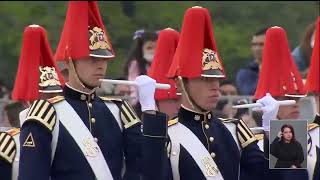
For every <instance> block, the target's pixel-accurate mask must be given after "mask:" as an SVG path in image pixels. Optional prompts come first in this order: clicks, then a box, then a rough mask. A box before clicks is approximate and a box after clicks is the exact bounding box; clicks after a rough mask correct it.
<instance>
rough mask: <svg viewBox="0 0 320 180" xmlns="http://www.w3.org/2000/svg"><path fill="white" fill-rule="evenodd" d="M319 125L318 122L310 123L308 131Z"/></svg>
mask: <svg viewBox="0 0 320 180" xmlns="http://www.w3.org/2000/svg"><path fill="white" fill-rule="evenodd" d="M317 127H319V125H318V124H316V123H310V124H308V131H311V130H313V129H315V128H317Z"/></svg>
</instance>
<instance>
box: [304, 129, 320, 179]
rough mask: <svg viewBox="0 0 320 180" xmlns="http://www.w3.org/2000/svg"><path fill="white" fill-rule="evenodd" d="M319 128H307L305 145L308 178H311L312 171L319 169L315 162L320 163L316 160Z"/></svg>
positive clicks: (319, 146)
mask: <svg viewBox="0 0 320 180" xmlns="http://www.w3.org/2000/svg"><path fill="white" fill-rule="evenodd" d="M319 134H320V128H319V127H318V128H312V130H309V132H308V145H307V152H308V156H307V164H308V165H307V167H308V168H307V170H308V174H309V179H311V178H312V177H313V176H314V173H315V172H316V171H319V170H318V169H317V168H316V164H317V163H320V162H317V161H318V160H319V159H320V157H319V156H320V144H319V143H320V138H319Z"/></svg>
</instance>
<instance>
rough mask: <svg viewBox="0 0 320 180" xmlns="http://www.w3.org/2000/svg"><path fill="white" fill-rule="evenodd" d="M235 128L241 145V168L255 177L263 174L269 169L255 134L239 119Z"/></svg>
mask: <svg viewBox="0 0 320 180" xmlns="http://www.w3.org/2000/svg"><path fill="white" fill-rule="evenodd" d="M236 129H237V136H238V139H239V142H240V146H241V160H240V164H241V165H240V166H241V169H245V171H246V172H249V173H251V174H252V175H253V176H256V177H259V176H265V174H266V173H267V172H268V169H269V163H268V158H267V157H265V156H264V153H263V152H262V151H261V150H260V149H259V146H258V145H257V140H256V138H255V136H254V135H253V133H252V132H251V130H250V129H249V128H248V126H247V125H246V124H245V122H244V121H243V120H241V119H240V120H239V122H238V123H237V128H236Z"/></svg>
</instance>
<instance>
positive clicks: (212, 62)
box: [202, 48, 222, 71]
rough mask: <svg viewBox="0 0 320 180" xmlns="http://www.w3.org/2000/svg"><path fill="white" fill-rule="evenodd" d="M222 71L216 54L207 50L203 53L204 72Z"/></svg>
mask: <svg viewBox="0 0 320 180" xmlns="http://www.w3.org/2000/svg"><path fill="white" fill-rule="evenodd" d="M210 69H213V70H220V71H222V66H221V64H220V60H219V58H218V55H217V53H216V52H214V51H213V50H211V49H208V48H205V49H203V52H202V70H203V71H206V70H210Z"/></svg>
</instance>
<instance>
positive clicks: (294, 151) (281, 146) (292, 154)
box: [270, 137, 304, 168]
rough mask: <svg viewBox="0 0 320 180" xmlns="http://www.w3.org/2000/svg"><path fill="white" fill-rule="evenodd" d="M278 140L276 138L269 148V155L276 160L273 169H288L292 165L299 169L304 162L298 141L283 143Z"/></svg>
mask: <svg viewBox="0 0 320 180" xmlns="http://www.w3.org/2000/svg"><path fill="white" fill-rule="evenodd" d="M279 140H280V138H279V137H276V138H275V139H274V140H273V142H272V143H271V147H270V151H271V152H270V153H271V154H272V155H273V156H275V157H276V158H278V160H277V162H276V165H275V168H290V167H291V166H292V165H295V166H296V167H297V168H301V163H302V162H303V160H304V156H303V150H302V146H301V144H300V143H299V142H298V141H292V142H290V143H285V142H283V141H279Z"/></svg>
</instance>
